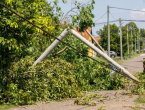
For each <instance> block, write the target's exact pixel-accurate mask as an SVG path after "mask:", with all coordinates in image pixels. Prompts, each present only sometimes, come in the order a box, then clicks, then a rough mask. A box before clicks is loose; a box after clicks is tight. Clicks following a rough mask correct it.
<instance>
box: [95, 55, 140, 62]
mask: <svg viewBox="0 0 145 110" xmlns="http://www.w3.org/2000/svg"><path fill="white" fill-rule="evenodd" d="M141 54H142V53H140V54H135V55H132V56H131V58H128V57H127V60H124V59H123V60H120V57H119V56H117V57H115V58H112V59H113V60H115V61H116V62H117V63H118V64H122V63H124V62H126V61H128V60H131V59H133V58H135V57H137V56H140V55H141ZM95 59H96V60H97V61H99V62H103V63H105V62H106V61H107V60H105V59H104V58H100V57H95ZM107 62H108V61H107Z"/></svg>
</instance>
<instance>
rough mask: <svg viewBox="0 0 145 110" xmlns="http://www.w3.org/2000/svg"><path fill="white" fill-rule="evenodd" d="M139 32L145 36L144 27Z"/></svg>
mask: <svg viewBox="0 0 145 110" xmlns="http://www.w3.org/2000/svg"><path fill="white" fill-rule="evenodd" d="M140 34H141V37H144V38H145V29H144V28H141V29H140Z"/></svg>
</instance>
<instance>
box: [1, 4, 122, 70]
mask: <svg viewBox="0 0 145 110" xmlns="http://www.w3.org/2000/svg"><path fill="white" fill-rule="evenodd" d="M0 5H1V6H2V7H4V8H6V9H7V10H9V11H10V12H12V13H13V14H15V15H16V16H18V17H20V18H22V19H24V20H25V21H27V22H28V23H29V24H31V25H32V26H34V27H36V28H38V29H40V30H42V31H43V32H44V33H46V34H48V35H50V36H51V37H53V38H55V39H57V40H58V41H60V42H61V43H63V44H65V45H67V46H68V47H70V48H72V49H73V50H76V51H77V52H79V53H80V54H82V55H84V56H86V57H88V58H89V59H92V60H93V61H96V62H97V63H99V64H101V65H103V66H105V67H107V68H109V69H111V70H114V71H117V72H120V70H116V69H114V67H113V66H112V65H110V64H109V65H106V64H104V63H102V62H99V61H98V60H96V59H94V58H93V57H90V56H88V55H86V54H85V53H83V52H82V51H80V50H78V49H76V48H74V47H73V46H71V45H69V44H67V43H66V42H64V41H62V40H60V39H59V38H57V37H55V36H53V35H52V34H50V33H49V32H47V31H46V30H44V29H42V28H40V27H39V26H37V25H35V24H33V23H32V22H30V21H29V20H28V19H26V18H24V17H23V16H21V15H19V14H17V13H16V12H15V11H13V10H11V9H10V8H8V7H7V6H5V5H4V4H3V3H1V2H0ZM68 31H69V30H68Z"/></svg>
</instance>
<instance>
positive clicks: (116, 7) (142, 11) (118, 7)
mask: <svg viewBox="0 0 145 110" xmlns="http://www.w3.org/2000/svg"><path fill="white" fill-rule="evenodd" d="M110 8H116V9H121V10H130V11H139V12H145V11H141V10H133V9H127V8H119V7H110Z"/></svg>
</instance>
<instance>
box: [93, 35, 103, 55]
mask: <svg viewBox="0 0 145 110" xmlns="http://www.w3.org/2000/svg"><path fill="white" fill-rule="evenodd" d="M94 39H95V40H96V41H97V42H98V43H99V40H100V39H101V36H94ZM93 44H94V45H95V42H94V41H93ZM96 56H97V53H96V52H95V51H93V57H96Z"/></svg>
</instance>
